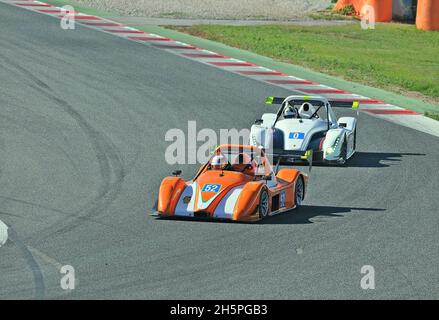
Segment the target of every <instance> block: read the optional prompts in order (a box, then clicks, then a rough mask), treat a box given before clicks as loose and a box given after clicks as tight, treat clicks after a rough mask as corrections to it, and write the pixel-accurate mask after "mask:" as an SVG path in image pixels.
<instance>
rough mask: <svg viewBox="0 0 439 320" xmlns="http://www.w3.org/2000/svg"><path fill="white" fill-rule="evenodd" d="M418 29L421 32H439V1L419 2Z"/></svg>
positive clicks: (425, 0) (423, 0)
mask: <svg viewBox="0 0 439 320" xmlns="http://www.w3.org/2000/svg"><path fill="white" fill-rule="evenodd" d="M417 10H418V12H417V16H416V27H417V28H418V29H421V30H439V1H438V0H418V9H417Z"/></svg>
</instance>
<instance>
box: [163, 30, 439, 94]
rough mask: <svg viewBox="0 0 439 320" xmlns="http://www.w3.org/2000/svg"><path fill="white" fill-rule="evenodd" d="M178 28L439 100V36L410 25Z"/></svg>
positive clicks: (385, 87) (200, 35)
mask: <svg viewBox="0 0 439 320" xmlns="http://www.w3.org/2000/svg"><path fill="white" fill-rule="evenodd" d="M171 28H172V27H171ZM176 29H177V30H178V31H183V32H186V33H189V34H191V35H195V36H199V37H202V38H206V39H209V40H213V41H217V42H222V43H224V44H226V45H229V46H232V47H237V48H241V49H244V50H248V51H252V52H255V53H257V54H260V55H263V56H268V57H272V58H274V59H276V60H279V61H283V62H288V63H292V64H296V65H300V66H304V67H307V68H310V69H312V70H315V71H319V72H322V73H327V74H330V75H334V76H338V77H342V78H344V79H347V80H351V81H354V82H359V83H363V84H366V85H370V86H374V87H379V88H383V89H386V90H390V91H394V92H397V93H402V94H405V95H409V96H415V97H417V98H421V99H424V100H428V101H430V102H434V103H437V102H438V101H439V32H425V31H420V30H417V29H416V28H415V26H413V25H407V24H378V25H377V26H376V29H373V30H372V29H369V30H363V29H361V27H360V25H359V24H349V25H343V26H285V25H269V26H219V25H196V26H192V27H180V28H176ZM419 93H420V94H419Z"/></svg>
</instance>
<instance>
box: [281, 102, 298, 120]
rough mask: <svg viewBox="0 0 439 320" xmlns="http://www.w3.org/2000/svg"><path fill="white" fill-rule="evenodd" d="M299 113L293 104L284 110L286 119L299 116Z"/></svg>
mask: <svg viewBox="0 0 439 320" xmlns="http://www.w3.org/2000/svg"><path fill="white" fill-rule="evenodd" d="M297 116H298V114H297V109H296V108H294V107H292V106H290V105H289V106H287V107H286V108H285V110H284V118H285V119H292V118H297Z"/></svg>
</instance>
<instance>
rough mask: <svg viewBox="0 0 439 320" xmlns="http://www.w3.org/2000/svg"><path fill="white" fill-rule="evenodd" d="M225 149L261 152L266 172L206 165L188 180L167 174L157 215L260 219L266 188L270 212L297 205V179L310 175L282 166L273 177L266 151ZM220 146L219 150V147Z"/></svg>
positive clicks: (228, 146)
mask: <svg viewBox="0 0 439 320" xmlns="http://www.w3.org/2000/svg"><path fill="white" fill-rule="evenodd" d="M221 148H223V149H224V148H239V150H244V152H251V153H253V154H257V156H258V159H259V160H260V162H261V165H260V167H261V168H262V166H263V170H262V171H263V173H264V174H262V175H260V176H258V175H249V174H245V173H243V172H237V171H233V170H212V169H211V168H210V167H209V163H207V164H205V165H204V166H203V167H202V168H201V169H200V170H199V171H198V173H197V175H196V176H195V177H194V179H192V180H189V181H184V180H183V179H181V178H180V177H167V178H165V179H164V180H163V181H162V183H161V186H160V191H159V195H158V201H157V208H156V211H157V212H156V214H157V215H158V216H163V217H172V216H183V217H203V218H218V219H229V220H234V221H255V220H259V219H260V218H261V217H260V214H259V211H258V208H259V203H260V195H261V193H262V191H263V190H266V192H267V193H268V196H269V204H268V206H269V212H268V215H274V214H277V213H280V212H284V211H288V210H290V209H293V208H294V207H295V206H296V203H295V186H296V182H297V179H303V182H304V186H306V183H307V175H306V174H304V173H302V172H301V171H299V170H296V169H282V170H280V171H279V173H278V174H277V175H276V176H274V175H272V178H271V180H266V179H264V176H266V175H267V174H268V173H272V168H271V165H270V164H269V162H268V159H267V158H266V157H265V155H264V154H263V152H262V151H261V150H260V149H258V148H255V147H251V146H237V145H225V146H220V147H218V149H219V150H221ZM218 149H217V150H218Z"/></svg>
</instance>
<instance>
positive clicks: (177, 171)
mask: <svg viewBox="0 0 439 320" xmlns="http://www.w3.org/2000/svg"><path fill="white" fill-rule="evenodd" d="M172 174H173V175H174V176H176V177H178V176H179V175H181V170H175V171H174V172H172Z"/></svg>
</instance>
